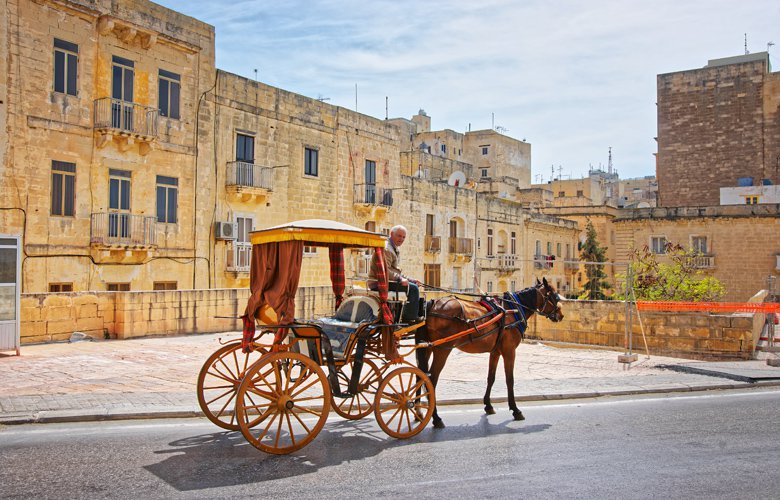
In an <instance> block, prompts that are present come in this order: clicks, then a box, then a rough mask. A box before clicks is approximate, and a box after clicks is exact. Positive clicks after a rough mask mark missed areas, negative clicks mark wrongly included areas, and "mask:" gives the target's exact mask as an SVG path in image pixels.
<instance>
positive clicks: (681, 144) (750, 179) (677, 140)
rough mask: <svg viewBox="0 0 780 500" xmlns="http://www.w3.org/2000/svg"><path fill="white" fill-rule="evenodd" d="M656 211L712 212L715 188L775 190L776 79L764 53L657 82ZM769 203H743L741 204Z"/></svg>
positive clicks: (778, 153) (778, 173)
mask: <svg viewBox="0 0 780 500" xmlns="http://www.w3.org/2000/svg"><path fill="white" fill-rule="evenodd" d="M657 85H658V101H657V104H658V136H657V141H658V156H657V163H656V166H657V172H656V176H657V177H658V192H659V203H658V205H659V206H663V207H682V206H714V205H718V204H720V189H721V188H724V187H748V186H764V185H777V184H778V183H780V170H779V169H780V73H772V72H771V66H770V63H769V54H768V53H766V52H759V53H756V54H748V55H744V56H737V57H728V58H723V59H714V60H710V61H709V63H708V64H707V66H705V67H703V68H700V69H692V70H686V71H679V72H675V73H667V74H662V75H658V77H657ZM753 202H756V203H768V202H769V201H767V200H764V199H762V198H761V197H760V196H757V197H746V198H744V200H743V203H744V204H748V203H750V204H753Z"/></svg>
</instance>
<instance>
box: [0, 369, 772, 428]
mask: <svg viewBox="0 0 780 500" xmlns="http://www.w3.org/2000/svg"><path fill="white" fill-rule="evenodd" d="M702 371H703V370H702ZM691 373H693V372H691ZM705 375H706V374H705ZM722 378H729V377H722ZM743 378H745V377H743ZM737 382H738V383H733V384H718V385H697V386H680V387H668V388H663V389H630V390H616V391H604V392H574V393H558V394H538V395H529V396H517V397H515V401H517V402H533V401H563V400H567V399H597V398H607V397H620V396H635V395H647V394H668V393H684V392H704V391H717V390H738V389H756V388H765V387H780V379H777V380H767V381H753V382H745V381H737ZM507 401H508V399H507V398H506V397H503V398H492V399H491V402H492V403H493V404H494V405H495V404H496V403H506V402H507ZM437 404H438V405H439V406H456V405H482V404H483V402H482V398H462V399H447V400H444V401H437ZM201 417H204V415H203V412H202V411H201V410H200V409H197V410H194V409H192V408H164V409H163V408H161V409H160V410H145V411H128V412H122V411H118V410H108V409H102V410H46V411H41V412H37V413H33V414H30V413H18V414H6V415H0V427H1V426H3V425H24V424H55V423H74V422H103V421H116V420H143V419H164V418H169V419H173V418H201Z"/></svg>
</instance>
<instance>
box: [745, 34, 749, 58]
mask: <svg viewBox="0 0 780 500" xmlns="http://www.w3.org/2000/svg"><path fill="white" fill-rule="evenodd" d="M748 54H750V51H749V50H748V48H747V33H745V55H748Z"/></svg>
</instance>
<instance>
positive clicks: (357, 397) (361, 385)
mask: <svg viewBox="0 0 780 500" xmlns="http://www.w3.org/2000/svg"><path fill="white" fill-rule="evenodd" d="M352 368H353V364H352V363H350V364H346V365H343V366H340V367H339V368H338V376H339V386H341V388H342V389H344V390H346V388H347V387H349V380H350V379H351V378H352ZM380 382H382V374H381V373H380V372H379V368H377V366H376V364H375V363H374V362H373V361H371V360H369V359H366V360H364V361H363V368H362V370H361V371H360V382H358V392H357V394H354V395H353V396H352V397H351V398H339V397H335V396H334V397H333V402H332V405H331V406H332V407H333V411H335V412H336V413H338V414H339V415H341V416H342V417H344V418H346V419H348V420H360V419H361V418H363V417H367V416H369V415H371V412H372V411H374V399H375V397H376V391H377V389H378V388H379V384H380Z"/></svg>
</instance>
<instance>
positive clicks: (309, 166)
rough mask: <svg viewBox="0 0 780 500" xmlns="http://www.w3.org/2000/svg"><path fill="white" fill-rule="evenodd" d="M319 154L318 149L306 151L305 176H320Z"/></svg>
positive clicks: (304, 161)
mask: <svg viewBox="0 0 780 500" xmlns="http://www.w3.org/2000/svg"><path fill="white" fill-rule="evenodd" d="M318 154H319V151H317V150H316V149H312V148H305V149H304V156H303V173H304V175H311V176H313V177H317V175H319V173H318V172H319V165H318V163H319V162H318Z"/></svg>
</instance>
